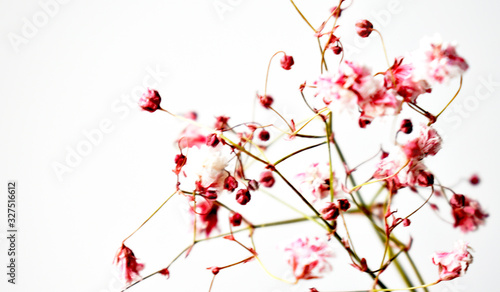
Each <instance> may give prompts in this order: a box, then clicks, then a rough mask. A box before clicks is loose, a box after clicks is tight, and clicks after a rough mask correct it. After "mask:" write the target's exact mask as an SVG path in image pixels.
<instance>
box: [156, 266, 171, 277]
mask: <svg viewBox="0 0 500 292" xmlns="http://www.w3.org/2000/svg"><path fill="white" fill-rule="evenodd" d="M159 273H160V274H161V275H163V276H165V277H167V279H168V278H169V277H170V272H169V270H168V269H167V268H165V269H163V270H161V271H160V272H159Z"/></svg>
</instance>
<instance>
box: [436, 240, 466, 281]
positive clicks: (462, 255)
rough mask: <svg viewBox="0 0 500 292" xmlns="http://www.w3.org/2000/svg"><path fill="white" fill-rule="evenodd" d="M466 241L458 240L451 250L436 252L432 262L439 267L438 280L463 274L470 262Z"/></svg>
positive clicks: (449, 278)
mask: <svg viewBox="0 0 500 292" xmlns="http://www.w3.org/2000/svg"><path fill="white" fill-rule="evenodd" d="M468 248H469V247H468V245H467V243H464V242H462V241H459V242H457V243H456V244H455V249H454V250H453V251H451V252H436V253H435V254H434V256H433V257H432V263H434V264H435V265H437V266H438V267H439V280H440V281H448V280H452V279H455V278H457V277H460V276H463V275H464V274H465V272H466V271H467V269H468V268H469V265H470V264H471V263H472V255H471V254H470V252H469V250H468Z"/></svg>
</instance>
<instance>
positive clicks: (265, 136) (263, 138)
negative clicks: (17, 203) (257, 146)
mask: <svg viewBox="0 0 500 292" xmlns="http://www.w3.org/2000/svg"><path fill="white" fill-rule="evenodd" d="M269 138H270V135H269V132H268V131H267V130H266V129H262V131H260V132H259V139H260V140H261V141H267V140H269Z"/></svg>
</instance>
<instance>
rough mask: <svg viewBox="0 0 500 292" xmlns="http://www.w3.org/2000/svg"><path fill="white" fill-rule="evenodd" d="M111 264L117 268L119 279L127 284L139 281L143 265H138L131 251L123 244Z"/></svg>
mask: <svg viewBox="0 0 500 292" xmlns="http://www.w3.org/2000/svg"><path fill="white" fill-rule="evenodd" d="M113 264H115V265H116V266H117V268H118V272H119V275H120V277H121V278H122V279H123V280H124V281H125V283H127V284H130V283H132V282H133V281H135V280H138V279H140V278H141V276H140V274H139V272H140V271H142V270H143V269H144V264H141V263H138V262H137V258H136V257H135V255H134V253H133V252H132V250H131V249H130V248H128V247H126V246H125V244H123V243H122V246H121V247H120V249H119V250H118V252H117V253H116V255H115V258H114V261H113Z"/></svg>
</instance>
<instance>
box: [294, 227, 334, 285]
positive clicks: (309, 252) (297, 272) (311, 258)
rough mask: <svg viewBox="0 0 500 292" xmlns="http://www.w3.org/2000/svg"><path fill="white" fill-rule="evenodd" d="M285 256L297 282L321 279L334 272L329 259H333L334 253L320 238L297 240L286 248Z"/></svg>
mask: <svg viewBox="0 0 500 292" xmlns="http://www.w3.org/2000/svg"><path fill="white" fill-rule="evenodd" d="M285 254H286V259H287V262H288V264H289V265H290V266H291V267H292V270H293V275H294V276H295V279H296V280H297V281H298V280H301V279H303V280H308V279H315V278H321V277H322V276H323V275H322V274H325V273H327V272H330V271H331V270H332V266H331V265H330V263H329V262H328V258H331V257H333V251H332V250H331V248H330V247H329V246H328V244H327V243H326V242H325V241H323V240H321V239H319V238H318V237H315V238H313V239H309V238H307V237H306V238H299V239H297V240H295V241H294V242H292V243H290V244H289V245H288V246H287V247H285Z"/></svg>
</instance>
